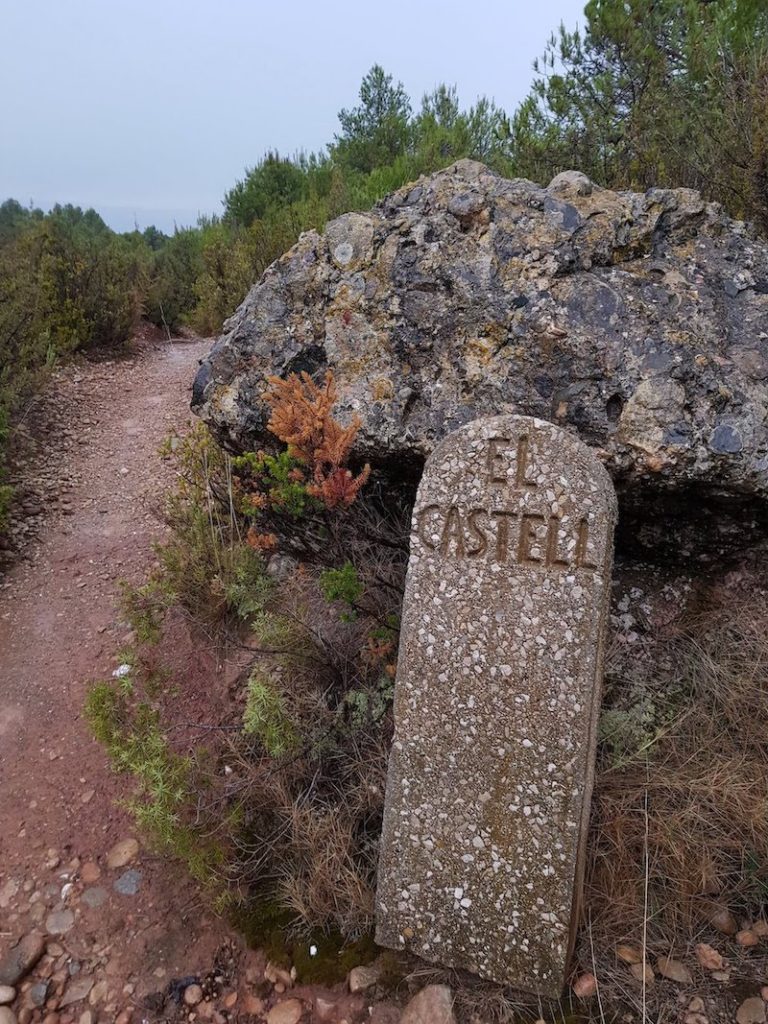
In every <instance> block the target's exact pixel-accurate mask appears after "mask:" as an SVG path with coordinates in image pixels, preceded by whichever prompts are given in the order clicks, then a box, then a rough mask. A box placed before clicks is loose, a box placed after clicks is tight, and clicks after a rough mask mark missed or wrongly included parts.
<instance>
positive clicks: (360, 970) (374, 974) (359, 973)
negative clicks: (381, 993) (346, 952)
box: [347, 964, 381, 993]
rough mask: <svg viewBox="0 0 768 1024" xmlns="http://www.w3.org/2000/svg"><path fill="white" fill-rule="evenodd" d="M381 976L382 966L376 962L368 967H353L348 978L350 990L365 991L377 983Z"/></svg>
mask: <svg viewBox="0 0 768 1024" xmlns="http://www.w3.org/2000/svg"><path fill="white" fill-rule="evenodd" d="M380 977H381V968H379V967H378V966H377V965H376V964H370V965H369V966H367V967H353V968H352V970H351V971H350V972H349V978H348V979H347V983H348V985H349V991H350V992H353V993H354V992H365V990H366V989H367V988H371V986H372V985H375V984H376V982H377V981H378V980H379V978H380Z"/></svg>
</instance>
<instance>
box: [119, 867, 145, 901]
mask: <svg viewBox="0 0 768 1024" xmlns="http://www.w3.org/2000/svg"><path fill="white" fill-rule="evenodd" d="M140 885H141V872H140V871H136V870H135V869H134V868H131V869H130V870H128V871H125V872H123V874H122V875H120V877H119V878H118V879H117V881H116V882H115V883H114V885H113V886H112V888H113V889H114V890H115V892H119V893H120V895H121V896H135V895H136V893H137V892H138V891H139V886H140Z"/></svg>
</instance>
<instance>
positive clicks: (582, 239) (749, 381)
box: [193, 160, 768, 508]
mask: <svg viewBox="0 0 768 1024" xmlns="http://www.w3.org/2000/svg"><path fill="white" fill-rule="evenodd" d="M326 367H328V368H330V369H331V370H332V371H333V373H334V376H335V378H336V381H337V384H338V388H339V392H340V395H341V400H340V406H339V408H340V414H341V418H342V419H343V418H344V417H345V416H350V415H352V414H353V413H357V414H358V415H359V416H360V418H361V419H362V428H361V431H360V434H359V437H358V442H357V449H358V454H359V455H360V456H361V457H365V458H368V459H372V460H374V461H375V462H377V463H378V464H380V465H383V466H387V465H389V466H390V467H394V468H396V469H398V470H399V471H402V470H404V469H407V468H408V467H414V469H416V470H418V468H419V467H420V465H421V463H422V461H423V459H424V457H425V455H426V454H427V453H428V452H429V451H430V450H431V449H432V447H433V446H434V445H435V443H436V442H437V441H438V440H439V439H440V438H441V437H442V436H443V435H445V434H446V433H447V432H448V431H450V430H454V429H455V428H457V427H459V426H461V425H462V424H463V423H466V422H467V421H468V420H471V419H473V418H474V417H476V416H478V415H481V414H485V413H501V412H515V413H526V414H529V415H534V416H539V417H542V418H544V419H547V420H551V421H552V422H554V423H557V424H559V425H561V426H564V427H566V428H567V429H571V430H573V431H575V432H577V433H578V434H579V435H581V437H582V438H583V439H584V440H585V441H586V442H587V443H588V444H590V445H593V446H595V447H597V448H598V449H600V451H601V457H602V458H603V459H604V461H605V463H606V466H607V467H608V469H609V471H610V472H611V473H612V475H613V476H614V479H615V480H616V481H617V483H618V484H619V487H620V491H621V493H622V494H623V495H624V496H625V499H627V496H629V499H628V500H629V501H630V503H631V498H632V495H633V494H634V495H635V496H636V495H637V494H639V493H648V492H650V491H656V492H658V491H661V492H665V491H666V492H667V493H669V492H676V493H677V494H678V495H686V496H687V499H690V497H691V495H692V494H695V495H697V496H699V497H701V498H702V500H705V501H710V502H711V501H717V500H719V499H722V498H723V497H725V498H728V499H731V500H732V501H733V500H734V499H739V498H740V499H741V500H742V502H743V501H745V500H746V501H747V502H749V503H750V504H751V505H752V506H753V508H754V507H755V503H757V505H758V506H759V505H760V504H761V503H762V501H763V500H764V498H765V495H766V492H768V428H767V425H766V412H767V411H768V244H767V243H766V242H764V241H762V240H759V239H758V238H756V237H755V236H754V234H753V233H752V232H751V231H750V230H749V229H748V228H747V227H746V226H745V225H744V224H743V223H740V222H738V221H733V220H731V219H729V218H728V217H726V216H725V215H724V214H723V212H722V210H721V209H720V207H719V206H717V205H715V204H712V203H707V202H705V201H704V200H703V199H702V198H701V196H700V195H699V194H698V193H697V192H693V191H689V190H687V189H674V190H672V189H661V188H658V189H651V190H650V191H649V192H646V193H645V194H642V195H641V194H637V193H632V192H611V191H608V190H605V189H601V188H598V187H597V186H596V185H594V184H593V183H592V182H590V181H589V179H587V178H586V177H585V176H584V175H582V174H579V173H578V172H574V171H569V172H565V173H564V174H560V175H558V176H557V178H555V179H554V181H552V182H551V183H550V185H549V187H547V188H542V187H540V186H539V185H535V184H533V183H532V182H530V181H525V180H514V181H509V180H507V179H505V178H502V177H499V176H498V175H497V174H495V173H493V172H492V171H490V170H489V169H488V168H487V167H484V166H483V165H482V164H479V163H475V162H472V161H468V160H462V161H460V162H459V163H457V164H454V165H453V166H451V167H449V168H447V169H446V170H444V171H440V172H439V173H437V174H433V175H431V176H430V177H427V178H423V179H421V180H420V181H419V182H417V183H416V184H415V185H409V186H406V187H405V188H403V189H401V190H400V191H398V192H395V193H394V194H393V195H390V196H388V197H387V198H386V199H384V200H383V201H382V202H381V203H379V204H378V205H377V206H376V207H375V208H374V209H373V210H371V211H370V212H369V213H349V214H346V215H345V216H343V217H339V218H338V219H337V220H334V221H332V222H331V223H330V224H328V226H327V227H326V229H325V231H324V232H323V234H318V233H317V232H314V231H311V232H307V233H306V234H304V235H302V236H301V238H300V239H299V242H298V243H297V244H296V245H295V246H294V247H293V248H292V249H291V250H290V251H289V252H287V253H286V254H285V255H284V256H283V257H281V259H279V260H277V261H276V262H275V263H274V264H273V265H272V266H271V267H270V268H269V269H268V270H267V271H266V272H265V273H264V275H263V276H262V278H261V280H260V281H259V282H258V283H257V284H256V285H255V286H254V287H253V288H252V289H251V291H250V292H249V294H248V296H247V297H246V299H245V301H244V302H243V304H242V305H241V306H240V308H239V309H238V310H237V311H236V313H235V314H234V316H232V317H231V318H230V319H229V320H228V321H227V323H226V324H225V330H224V334H223V335H222V337H221V338H220V339H219V340H218V342H217V343H216V345H215V346H214V348H213V350H212V352H211V354H210V356H209V357H208V359H207V360H205V361H204V363H203V364H202V366H201V368H200V371H199V373H198V375H197V379H196V381H195V387H194V399H193V408H194V409H195V411H196V412H197V413H198V414H199V415H200V416H202V417H203V419H205V420H206V421H207V422H208V423H209V424H210V425H211V426H212V427H213V428H214V430H215V432H216V433H217V435H218V436H219V438H220V439H221V440H222V442H223V443H224V444H225V445H226V446H227V447H230V448H233V449H242V448H247V447H253V446H258V445H259V444H260V443H261V442H262V441H263V439H264V438H265V423H266V415H265V414H266V410H265V407H264V404H263V402H262V393H263V390H264V387H265V378H266V377H267V376H268V375H270V374H279V375H281V376H284V375H286V374H288V373H290V372H292V371H297V370H308V371H309V372H310V373H313V374H314V373H318V372H322V371H323V370H324V369H325V368H326Z"/></svg>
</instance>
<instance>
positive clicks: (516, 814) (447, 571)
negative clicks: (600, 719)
mask: <svg viewBox="0 0 768 1024" xmlns="http://www.w3.org/2000/svg"><path fill="white" fill-rule="evenodd" d="M615 515H616V500H615V495H614V491H613V486H612V484H611V480H610V477H609V476H608V474H607V473H606V472H605V470H604V468H603V467H602V465H601V464H600V462H599V461H598V459H597V458H596V456H595V454H594V453H593V452H591V451H590V450H589V449H588V448H587V447H586V446H585V445H584V444H582V443H581V442H580V441H579V440H578V439H577V438H574V437H573V436H572V435H570V434H568V433H566V432H565V431H563V430H561V429H559V428H558V427H556V426H554V425H552V424H550V423H546V422H544V421H541V420H535V419H531V418H528V417H518V416H498V417H486V418H482V419H479V420H476V421H475V422H473V423H471V424H469V425H467V426H465V427H463V428H462V429H461V430H459V431H457V432H455V433H453V434H451V435H449V436H448V437H447V438H446V439H445V440H444V441H443V442H442V443H441V444H440V445H439V446H438V447H437V448H436V450H435V451H434V453H433V454H432V456H431V457H430V458H429V459H428V460H427V463H426V466H425V470H424V475H423V477H422V481H421V484H420V487H419V491H418V496H417V501H416V507H415V509H414V516H413V524H412V534H411V557H410V562H409V567H408V576H407V581H406V589H405V600H404V605H403V621H402V630H401V641H400V655H399V659H398V676H397V684H396V690H395V737H394V743H393V748H392V755H391V759H390V766H389V777H388V782H387V797H386V810H385V815H384V829H383V835H382V845H381V856H380V862H379V887H378V893H377V935H376V938H377V941H378V942H379V943H380V944H382V945H385V946H390V947H393V948H399V949H403V948H407V949H410V950H412V951H413V952H415V953H418V954H419V955H420V956H422V957H424V958H425V959H427V960H431V961H435V962H438V963H441V964H445V965H448V966H453V967H462V968H467V969H469V970H471V971H474V972H475V973H477V974H479V975H481V976H483V977H486V978H491V979H493V980H495V981H498V982H502V983H509V984H512V985H514V986H516V987H519V988H524V989H528V990H531V991H535V992H538V993H540V994H542V995H544V996H550V997H557V996H558V995H559V994H560V991H561V988H562V985H563V983H564V980H565V971H566V968H567V962H568V958H569V955H570V951H571V946H572V938H573V928H572V921H573V918H574V914H573V907H574V900H575V897H576V895H577V893H578V889H579V883H580V877H581V873H582V867H583V866H582V856H583V840H584V835H585V830H586V824H587V818H588V811H589V799H590V793H591V784H592V773H593V770H594V746H595V726H596V717H597V712H598V709H599V702H600V686H601V678H602V647H603V639H604V629H605V622H606V616H607V605H608V597H609V587H610V574H611V562H612V556H613V545H612V535H613V528H614V522H615Z"/></svg>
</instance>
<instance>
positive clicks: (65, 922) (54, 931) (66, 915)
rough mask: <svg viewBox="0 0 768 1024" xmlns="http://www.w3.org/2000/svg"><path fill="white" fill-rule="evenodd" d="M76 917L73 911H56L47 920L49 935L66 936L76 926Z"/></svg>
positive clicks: (46, 925)
mask: <svg viewBox="0 0 768 1024" xmlns="http://www.w3.org/2000/svg"><path fill="white" fill-rule="evenodd" d="M74 923H75V915H74V914H73V913H72V911H71V910H54V911H53V912H52V913H51V914H49V915H48V917H46V919H45V929H46V931H47V932H48V934H49V935H65V934H66V933H67V932H68V931H70V929H71V928H72V927H73V926H74Z"/></svg>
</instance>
